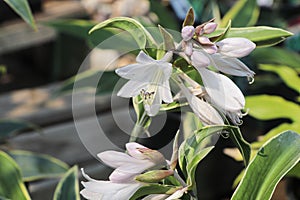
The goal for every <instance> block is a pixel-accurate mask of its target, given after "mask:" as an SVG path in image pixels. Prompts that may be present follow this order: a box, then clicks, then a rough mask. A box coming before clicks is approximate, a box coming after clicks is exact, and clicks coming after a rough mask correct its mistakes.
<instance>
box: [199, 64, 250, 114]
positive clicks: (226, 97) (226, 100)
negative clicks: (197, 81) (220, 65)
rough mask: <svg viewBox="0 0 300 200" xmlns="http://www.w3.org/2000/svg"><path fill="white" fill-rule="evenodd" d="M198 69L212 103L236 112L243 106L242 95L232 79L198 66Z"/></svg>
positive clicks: (243, 99)
mask: <svg viewBox="0 0 300 200" xmlns="http://www.w3.org/2000/svg"><path fill="white" fill-rule="evenodd" d="M198 71H199V73H200V75H201V77H202V81H203V84H204V87H205V90H206V91H207V93H208V95H209V97H210V99H211V101H212V103H213V104H214V105H216V106H217V107H219V108H221V109H222V110H225V111H229V112H236V111H239V110H241V109H243V108H244V106H245V98H244V95H243V93H242V92H241V90H240V89H239V88H238V87H237V86H236V85H235V83H234V82H233V81H232V80H230V79H229V78H228V77H226V76H224V75H222V74H218V73H216V72H213V71H210V70H208V69H205V68H199V69H198Z"/></svg>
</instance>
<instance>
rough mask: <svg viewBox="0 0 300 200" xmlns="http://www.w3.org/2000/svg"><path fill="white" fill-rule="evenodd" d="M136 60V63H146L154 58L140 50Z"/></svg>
mask: <svg viewBox="0 0 300 200" xmlns="http://www.w3.org/2000/svg"><path fill="white" fill-rule="evenodd" d="M136 61H137V62H138V63H142V64H145V63H146V64H147V63H152V62H154V61H155V60H154V59H153V58H152V57H151V56H148V55H147V54H145V52H143V51H140V53H139V55H138V56H137V57H136Z"/></svg>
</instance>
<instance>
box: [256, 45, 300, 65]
mask: <svg viewBox="0 0 300 200" xmlns="http://www.w3.org/2000/svg"><path fill="white" fill-rule="evenodd" d="M251 57H252V59H253V60H254V61H255V62H256V63H261V64H262V63H265V64H279V65H287V66H289V67H293V68H297V69H299V67H300V65H299V63H300V56H299V54H298V53H295V52H293V51H290V50H287V49H282V48H279V47H269V48H260V49H255V50H254V51H253V52H252V53H251Z"/></svg>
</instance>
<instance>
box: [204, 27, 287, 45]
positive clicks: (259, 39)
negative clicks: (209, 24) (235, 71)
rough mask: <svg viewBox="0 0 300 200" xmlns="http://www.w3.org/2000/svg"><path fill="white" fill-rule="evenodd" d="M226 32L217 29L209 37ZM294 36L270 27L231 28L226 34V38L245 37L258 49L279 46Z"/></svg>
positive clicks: (222, 29)
mask: <svg viewBox="0 0 300 200" xmlns="http://www.w3.org/2000/svg"><path fill="white" fill-rule="evenodd" d="M222 32H224V28H220V29H217V30H216V31H214V32H213V33H211V34H209V35H208V37H210V38H211V37H215V36H218V35H219V34H220V33H222ZM291 35H293V34H292V33H291V32H288V31H285V30H283V29H280V28H273V27H268V26H256V27H246V28H231V29H230V31H229V32H228V33H227V34H226V37H244V38H247V39H249V40H251V41H253V42H254V43H255V44H256V46H257V47H267V46H272V45H275V44H278V43H280V42H282V41H283V40H285V39H286V38H287V37H289V36H291Z"/></svg>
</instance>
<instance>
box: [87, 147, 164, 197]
mask: <svg viewBox="0 0 300 200" xmlns="http://www.w3.org/2000/svg"><path fill="white" fill-rule="evenodd" d="M126 149H127V152H128V154H126V153H122V152H117V151H105V152H102V153H99V154H98V157H99V158H100V159H101V160H102V161H103V162H104V163H105V164H107V165H108V166H110V167H113V168H115V170H114V171H113V172H112V173H111V175H110V176H109V180H108V181H102V180H94V179H92V178H90V177H89V176H88V175H86V174H85V173H84V171H83V172H82V174H83V176H84V177H85V178H86V179H87V180H88V181H87V182H82V185H83V186H84V187H85V188H84V189H83V190H82V191H81V194H82V196H83V197H85V198H87V199H95V200H96V199H97V200H98V199H103V200H119V199H129V198H130V197H131V196H132V195H133V194H134V193H135V192H136V191H137V190H138V189H139V188H140V187H142V186H143V183H141V182H138V181H136V180H135V176H137V175H139V174H141V173H142V172H144V171H145V170H148V169H152V168H153V169H155V168H161V167H162V166H165V165H166V164H167V162H166V160H165V158H164V156H163V155H162V154H161V153H160V152H158V151H156V150H152V149H149V148H147V147H145V146H143V145H140V144H138V143H135V142H131V143H127V144H126Z"/></svg>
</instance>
